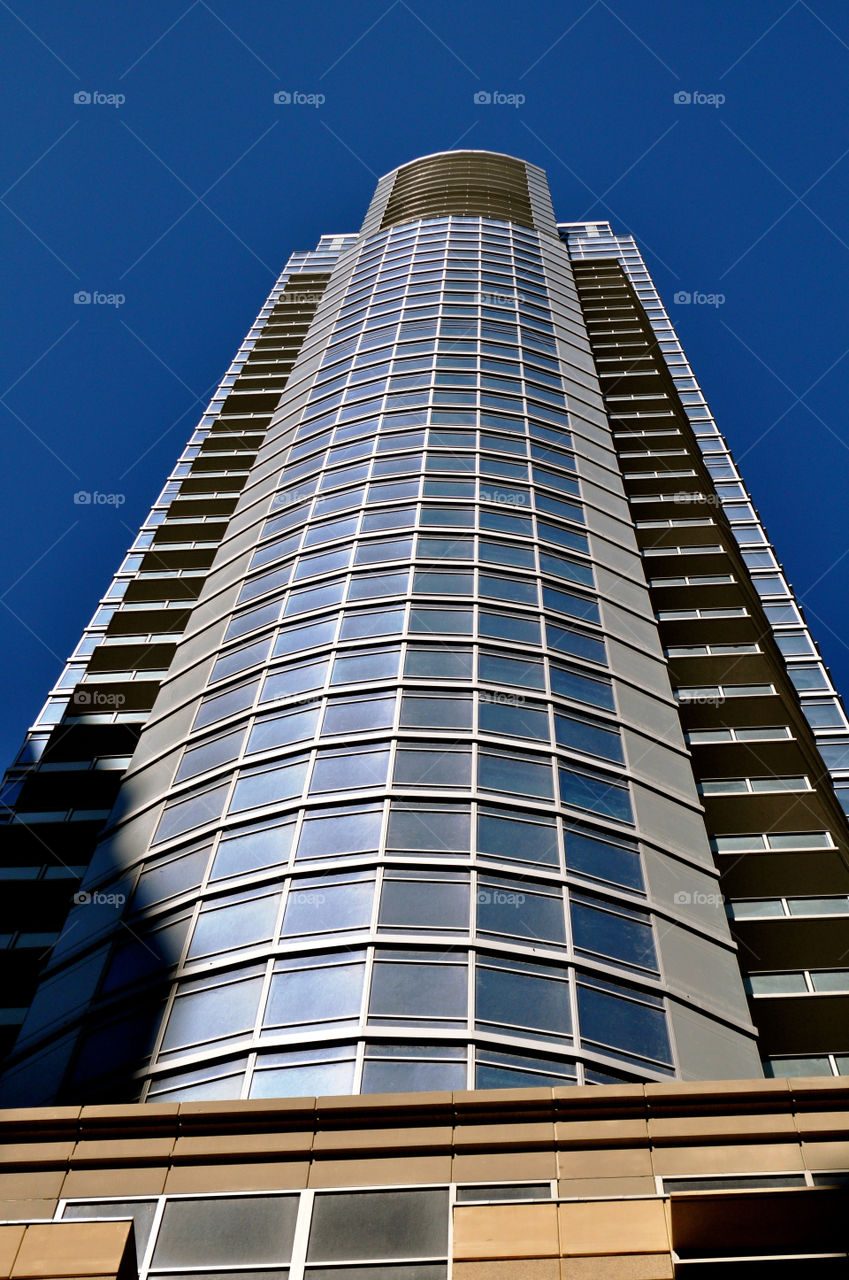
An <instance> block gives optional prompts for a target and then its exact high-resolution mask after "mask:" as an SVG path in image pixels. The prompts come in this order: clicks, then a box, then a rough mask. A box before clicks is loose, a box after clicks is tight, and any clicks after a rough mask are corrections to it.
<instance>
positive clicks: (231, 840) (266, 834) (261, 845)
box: [209, 822, 295, 881]
mask: <svg viewBox="0 0 849 1280" xmlns="http://www.w3.org/2000/svg"><path fill="white" fill-rule="evenodd" d="M294 830H295V824H294V823H293V822H288V823H286V824H284V825H277V824H275V825H273V826H261V827H254V826H251V827H245V828H243V829H242V830H241V831H237V832H235V833H233V834H231V835H225V836H222V838H221V842H220V844H219V845H218V852H217V853H216V855H215V861H214V862H213V864H212V871H211V873H210V877H209V878H210V881H213V880H226V879H227V878H228V877H229V876H240V875H247V874H248V873H250V872H251V871H270V870H272V869H273V868H274V867H278V866H282V865H283V864H284V863H286V862H288V861H289V851H290V849H291V847H292V835H293V832H294Z"/></svg>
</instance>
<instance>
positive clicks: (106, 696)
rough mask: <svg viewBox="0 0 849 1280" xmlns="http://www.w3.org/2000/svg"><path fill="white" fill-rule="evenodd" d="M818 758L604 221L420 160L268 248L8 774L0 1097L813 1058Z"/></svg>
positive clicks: (295, 1087)
mask: <svg viewBox="0 0 849 1280" xmlns="http://www.w3.org/2000/svg"><path fill="white" fill-rule="evenodd" d="M847 750H849V724H847V721H846V716H845V712H844V711H843V708H842V706H841V704H840V701H839V699H838V697H837V695H836V693H835V691H834V690H833V688H832V687H831V685H830V682H829V678H828V675H827V672H826V670H825V668H824V666H823V664H822V662H821V660H820V658H819V655H818V653H817V651H816V649H815V647H814V644H813V642H812V640H811V638H810V635H809V633H808V631H807V628H806V626H805V623H804V620H803V618H802V615H801V613H800V612H799V609H798V606H797V605H796V604H795V602H794V600H793V597H792V595H791V593H790V590H789V588H788V586H787V583H786V580H785V579H784V577H783V575H782V572H781V569H780V566H779V564H778V562H777V560H776V559H775V556H774V553H773V552H772V550H771V548H770V546H769V543H768V542H767V539H766V535H765V533H764V531H763V529H762V527H761V525H760V523H759V521H758V519H757V516H756V513H755V511H754V508H753V506H752V504H751V500H750V498H749V496H748V493H747V491H746V490H745V488H744V487H743V483H742V480H741V478H740V477H739V474H738V473H737V471H736V468H735V466H734V463H733V461H732V460H731V458H730V455H729V453H728V451H727V449H726V447H725V444H724V442H723V440H722V437H721V436H720V435H719V433H718V430H717V428H716V426H715V424H714V422H713V420H712V418H711V416H710V413H709V410H708V409H707V406H706V404H705V401H704V397H703V396H702V395H701V392H700V390H699V388H698V384H697V383H696V381H695V378H694V376H693V374H692V371H691V370H690V368H689V366H688V365H687V363H686V360H685V358H684V356H683V353H682V351H681V347H680V344H679V343H678V341H677V339H676V337H675V334H674V332H673V330H672V326H671V324H670V322H669V320H668V316H667V315H666V312H665V311H664V310H663V307H662V305H661V303H660V301H659V299H658V296H657V293H656V291H655V289H654V286H653V284H652V281H651V279H650V277H649V275H648V272H647V271H646V269H645V266H644V264H643V262H642V260H641V259H640V257H639V254H638V252H637V250H636V247H635V246H634V244H633V241H632V240H630V239H629V238H624V237H616V236H614V235H613V233H612V231H611V229H610V227H609V226H608V225H607V224H598V223H590V224H587V223H582V224H570V223H567V224H559V225H558V224H557V223H556V221H555V217H554V213H553V210H552V206H551V200H550V196H549V193H548V186H547V183H546V179H545V175H544V174H543V172H542V171H541V170H539V169H537V168H535V167H534V166H532V165H527V164H525V163H523V162H521V161H519V160H515V159H512V158H509V157H503V156H495V155H490V154H488V153H478V152H452V153H445V154H443V155H439V156H435V157H428V158H426V159H424V160H419V161H414V162H413V163H412V164H409V165H406V166H403V167H402V168H401V169H399V170H397V171H395V172H394V173H392V174H389V175H388V176H387V177H386V178H384V179H382V180H381V181H380V183H379V184H378V186H377V189H376V192H375V194H374V198H373V200H372V202H371V205H370V207H369V209H368V211H367V214H366V218H365V221H364V223H363V226H362V228H361V230H360V232H359V233H358V234H356V235H340V236H325V237H323V238H322V240H321V242H320V244H319V246H318V248H317V250H316V251H315V252H314V253H309V254H296V255H293V257H292V259H291V260H290V262H289V263H288V264H287V267H286V269H285V271H284V272H283V274H282V275H281V277H280V280H279V281H278V283H277V284H276V286H275V289H274V290H273V291H272V294H271V296H270V298H269V299H268V302H267V303H266V305H265V307H264V308H263V310H262V312H261V313H260V316H259V317H258V319H257V322H256V324H255V326H254V327H253V328H252V329H251V331H250V334H249V335H248V337H247V339H246V341H245V343H244V344H243V346H242V348H241V349H240V351H239V353H238V355H237V357H236V360H235V362H234V364H233V366H232V367H231V369H230V371H229V372H228V374H227V376H226V377H225V379H224V382H223V383H222V387H221V388H220V390H219V393H218V395H217V396H216V397H215V398H214V400H213V402H212V404H211V405H210V408H209V411H208V413H207V414H206V415H205V416H204V418H203V419H202V420H201V423H200V425H199V427H198V429H197V431H196V432H195V434H194V435H193V437H192V439H191V441H190V443H189V446H188V448H187V450H186V451H185V452H184V454H183V455H182V457H181V459H180V461H179V463H178V465H177V468H176V470H175V471H174V473H173V474H172V476H171V477H170V479H169V481H168V484H167V486H166V488H165V490H164V491H163V494H162V496H161V498H160V500H159V501H158V502H157V504H156V505H155V507H154V509H153V511H152V513H151V516H150V518H149V520H148V521H147V522H146V524H145V526H144V527H143V529H142V530H141V531H140V534H139V537H138V539H137V540H136V542H135V543H134V545H133V547H132V548H131V550H130V553H129V555H128V558H127V560H126V561H125V562H124V564H123V565H122V567H121V571H120V572H119V574H118V576H117V577H116V579H115V582H114V584H113V586H112V587H111V588H110V591H109V593H108V594H107V597H106V598H105V599H104V601H103V602H102V604H101V606H100V608H99V610H98V612H97V614H96V615H95V618H94V620H93V623H92V625H91V627H90V628H89V629H88V630H87V632H86V634H85V637H84V638H83V641H82V643H81V645H80V647H79V648H78V650H77V651H76V652H75V654H74V656H73V658H72V660H71V662H70V663H69V665H68V667H67V668H66V671H65V673H64V674H63V676H62V678H61V680H60V682H59V685H58V686H57V688H56V689H55V690H54V691H53V693H52V694H51V696H50V699H49V701H48V705H47V708H46V710H45V712H44V713H43V714H42V717H41V718H40V719H39V721H38V722H37V724H36V725H35V726H34V728H33V730H32V731H31V733H30V735H29V737H28V742H27V745H26V747H25V750H24V752H23V753H22V755H21V757H20V758H19V760H18V762H17V763H16V766H15V767H14V768H13V770H12V771H11V772H10V775H9V783H10V787H11V795H10V801H9V809H8V815H7V816H8V818H9V825H8V832H9V835H10V843H9V849H10V850H11V852H10V854H9V855H8V856H7V865H8V867H9V868H20V867H27V868H35V874H33V875H19V876H18V879H19V880H20V881H21V883H22V885H23V889H22V894H23V895H26V896H25V897H22V898H21V901H25V904H29V905H28V906H27V909H28V910H31V911H32V913H33V919H35V918H36V917H38V916H39V913H40V911H41V910H42V907H43V905H44V904H46V903H48V902H49V906H50V910H51V911H52V912H53V916H52V917H51V918H52V919H53V920H54V922H55V928H54V930H53V931H52V932H50V933H45V932H44V931H42V932H41V937H40V942H34V943H33V942H30V943H29V944H28V943H27V940H26V939H27V936H28V935H27V931H26V930H20V929H19V931H18V932H17V933H15V932H14V931H10V933H9V939H10V942H9V954H10V956H11V955H13V954H14V953H15V952H16V951H19V952H20V953H21V957H22V958H21V959H20V960H19V962H18V967H17V969H14V966H13V965H10V970H11V969H14V972H15V973H16V974H17V977H16V978H15V982H17V983H18V987H17V988H16V987H15V982H13V983H12V985H11V986H10V989H9V990H10V994H9V996H8V997H7V998H8V999H9V1014H8V1016H7V1024H8V1025H9V1026H10V1027H13V1028H15V1030H17V1026H18V1025H20V1032H19V1034H18V1035H17V1039H16V1042H15V1044H14V1047H13V1048H12V1049H11V1052H10V1056H9V1059H8V1066H7V1069H6V1073H5V1076H4V1079H3V1086H2V1095H0V1096H2V1098H3V1101H4V1103H5V1105H8V1106H12V1105H15V1106H16V1105H39V1104H42V1103H48V1102H55V1101H60V1102H79V1101H82V1102H92V1101H120V1102H127V1101H144V1102H178V1101H183V1100H202V1099H209V1100H228V1099H248V1098H251V1099H263V1098H266V1099H268V1098H281V1097H289V1096H298V1095H313V1096H315V1095H340V1094H342V1095H344V1094H359V1093H362V1094H375V1093H393V1092H397V1093H412V1092H417V1091H440V1090H443V1091H444V1090H449V1091H451V1090H454V1091H463V1090H467V1089H483V1090H486V1089H504V1088H510V1087H528V1086H561V1085H563V1086H572V1085H583V1084H593V1085H605V1084H616V1083H622V1082H631V1083H638V1082H657V1083H662V1082H664V1081H668V1080H675V1079H677V1080H684V1081H687V1080H689V1081H693V1080H719V1079H736V1078H745V1077H749V1078H751V1077H762V1076H763V1073H764V1071H766V1072H767V1073H768V1074H774V1075H782V1074H792V1073H795V1074H819V1075H827V1074H833V1075H837V1074H841V1073H843V1072H845V1071H846V1070H847V1063H849V1042H847V1040H846V1033H845V1028H846V1026H847V1025H849V1023H847V1020H846V1018H845V1012H846V1009H847V1005H849V970H847V965H846V960H845V955H846V952H847V949H849V929H847V923H849V877H847V871H846V854H847V849H849V829H847V825H846V818H845V816H844V813H843V810H842V809H841V806H840V803H839V800H840V797H841V794H844V793H845V788H846V785H847V784H846V783H845V782H844V781H843V779H844V778H847V777H849V773H847V772H846V771H844V772H841V770H842V769H843V767H844V765H846V763H847V756H846V752H847ZM829 770H831V771H832V772H831V773H830V772H829ZM110 784H111V789H110ZM45 848H46V849H47V850H48V852H47V854H45ZM16 860H17V861H16ZM57 886H58V887H57ZM50 895H52V896H50ZM71 898H73V902H72V903H71V905H70V911H69V913H68V914H67V919H66V920H65V919H64V916H65V912H66V911H67V908H68V904H69V899H71ZM802 917H804V920H801V918H802ZM800 924H801V927H800ZM30 932H31V933H32V935H33V936H36V935H37V934H38V931H37V930H36V929H33V930H31V931H30ZM841 939H842V943H841ZM45 945H47V946H49V947H50V948H51V950H50V955H49V959H47V961H46V963H44V964H43V965H42V967H41V968H40V969H37V967H36V963H35V960H34V959H33V960H32V961H31V962H29V965H27V961H26V956H27V954H29V952H30V951H31V952H32V954H33V956H35V953H36V952H38V951H41V952H43V951H44V949H45ZM28 947H29V951H28ZM16 990H17V991H18V994H16ZM30 996H31V998H30ZM841 1014H842V1015H843V1016H842V1024H841Z"/></svg>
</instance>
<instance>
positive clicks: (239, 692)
mask: <svg viewBox="0 0 849 1280" xmlns="http://www.w3.org/2000/svg"><path fill="white" fill-rule="evenodd" d="M258 688H259V680H258V679H257V680H251V681H250V682H249V683H248V684H240V685H238V686H237V687H236V688H235V689H228V690H227V692H226V693H219V694H217V695H216V696H215V697H213V698H204V699H203V701H202V702H201V704H200V708H199V709H198V713H197V715H196V716H195V723H194V726H193V727H194V728H195V729H203V728H204V727H205V726H206V725H208V724H214V723H215V721H216V720H223V719H224V717H225V716H232V715H234V714H235V713H236V712H237V711H244V710H246V709H247V708H248V707H252V706H253V704H254V698H255V697H256V691H257V689H258Z"/></svg>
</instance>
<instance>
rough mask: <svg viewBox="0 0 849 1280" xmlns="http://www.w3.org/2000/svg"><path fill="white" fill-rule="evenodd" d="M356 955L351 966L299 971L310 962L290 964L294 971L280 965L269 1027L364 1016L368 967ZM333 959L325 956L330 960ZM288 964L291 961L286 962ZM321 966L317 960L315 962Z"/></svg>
mask: <svg viewBox="0 0 849 1280" xmlns="http://www.w3.org/2000/svg"><path fill="white" fill-rule="evenodd" d="M358 954H361V953H353V954H352V956H351V957H350V958H348V957H346V960H347V961H348V962H347V963H343V964H335V965H329V966H328V965H327V964H326V963H325V964H324V965H323V966H322V967H320V968H319V967H316V968H311V969H309V968H295V967H294V964H295V963H297V964H299V965H304V964H309V963H310V961H309V960H305V961H304V960H299V961H297V962H289V963H291V964H292V965H293V967H291V968H285V969H284V968H282V967H280V965H278V969H277V971H276V972H275V973H274V975H273V977H272V979H271V987H270V989H269V993H268V1007H267V1009H266V1011H265V1017H264V1018H263V1025H264V1026H265V1027H267V1028H272V1027H286V1026H299V1025H308V1024H310V1023H321V1022H330V1021H334V1022H335V1021H337V1020H340V1019H341V1020H342V1021H343V1022H344V1023H346V1024H347V1023H350V1022H352V1021H353V1022H355V1021H356V1020H357V1019H358V1017H359V1013H360V1004H361V1002H362V994H363V979H364V976H365V964H364V963H363V962H362V961H358V959H357V955H358ZM329 958H330V957H328V956H322V957H321V959H322V960H324V961H327V960H328V959H329ZM283 963H284V964H285V963H287V962H283ZM313 963H314V964H315V963H317V961H315V960H314V961H313Z"/></svg>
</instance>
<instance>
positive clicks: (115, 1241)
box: [12, 1222, 133, 1280]
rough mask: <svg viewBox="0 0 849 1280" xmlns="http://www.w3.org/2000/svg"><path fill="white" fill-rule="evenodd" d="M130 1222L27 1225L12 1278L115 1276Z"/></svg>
mask: <svg viewBox="0 0 849 1280" xmlns="http://www.w3.org/2000/svg"><path fill="white" fill-rule="evenodd" d="M132 1229H133V1224H132V1223H131V1222H50V1223H44V1224H39V1225H37V1226H32V1227H28V1228H27V1230H26V1234H25V1235H24V1238H23V1241H22V1243H21V1247H20V1249H19V1250H18V1256H17V1258H16V1259H15V1265H14V1267H13V1269H12V1276H13V1277H14V1280H30V1278H32V1280H35V1278H36V1277H37V1278H38V1280H53V1278H54V1277H60V1276H92V1277H93V1276H101V1275H105V1276H117V1275H118V1272H119V1270H120V1269H121V1263H122V1261H123V1259H124V1255H125V1252H126V1250H127V1245H128V1242H129V1239H130V1236H131V1233H132Z"/></svg>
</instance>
